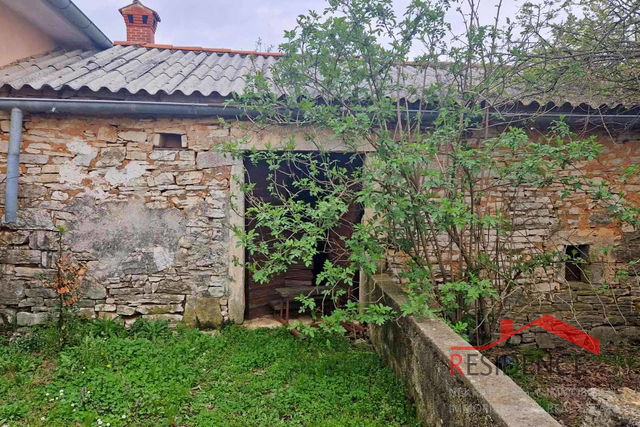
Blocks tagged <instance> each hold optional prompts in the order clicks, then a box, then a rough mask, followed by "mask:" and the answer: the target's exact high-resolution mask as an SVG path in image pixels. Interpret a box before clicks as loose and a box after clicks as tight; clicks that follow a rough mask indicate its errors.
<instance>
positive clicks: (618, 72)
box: [520, 0, 640, 104]
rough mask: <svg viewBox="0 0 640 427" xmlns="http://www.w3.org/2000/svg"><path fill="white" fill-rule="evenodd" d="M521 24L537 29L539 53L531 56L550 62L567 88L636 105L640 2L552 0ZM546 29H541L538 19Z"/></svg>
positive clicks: (639, 82)
mask: <svg viewBox="0 0 640 427" xmlns="http://www.w3.org/2000/svg"><path fill="white" fill-rule="evenodd" d="M524 11H525V12H526V13H523V14H521V16H520V18H521V21H520V23H521V24H522V25H525V26H531V25H535V26H537V27H538V28H540V30H539V31H537V32H536V37H537V42H539V44H540V46H539V49H537V50H536V51H532V52H531V53H532V58H533V57H535V58H537V59H539V60H540V59H544V60H545V61H547V62H549V61H552V62H553V63H554V64H555V66H556V67H558V68H559V69H562V70H564V71H565V72H566V74H565V80H566V83H567V84H568V85H569V84H571V82H572V80H573V83H574V85H575V78H576V77H578V78H579V79H580V83H581V84H580V86H581V87H582V91H585V90H586V91H587V92H589V91H591V92H592V93H593V94H594V95H597V96H598V97H599V98H600V99H607V98H608V99H611V100H615V101H617V102H624V103H627V104H635V103H636V102H635V101H636V100H637V96H638V91H639V88H640V73H639V72H638V70H639V69H640V67H639V66H640V1H638V0H553V1H547V2H544V3H542V4H529V5H527V6H526V8H525V10H524ZM541 20H542V21H543V22H544V23H545V24H544V28H541V26H540V24H539V23H540V21H541Z"/></svg>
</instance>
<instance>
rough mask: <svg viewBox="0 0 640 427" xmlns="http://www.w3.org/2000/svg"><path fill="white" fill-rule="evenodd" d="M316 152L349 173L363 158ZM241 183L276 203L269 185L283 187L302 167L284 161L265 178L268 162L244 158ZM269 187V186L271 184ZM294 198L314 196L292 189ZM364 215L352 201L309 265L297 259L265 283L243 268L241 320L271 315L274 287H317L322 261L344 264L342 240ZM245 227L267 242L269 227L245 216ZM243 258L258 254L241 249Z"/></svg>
mask: <svg viewBox="0 0 640 427" xmlns="http://www.w3.org/2000/svg"><path fill="white" fill-rule="evenodd" d="M318 155H319V156H320V155H322V156H328V157H329V160H330V161H332V162H335V164H336V165H338V166H340V167H344V168H346V169H347V170H348V171H350V172H352V171H355V170H357V169H358V168H361V167H362V165H363V162H364V157H363V155H361V154H358V155H356V154H353V153H331V154H327V153H323V154H320V153H318ZM244 167H245V182H246V183H252V184H254V188H253V189H252V193H251V196H252V197H256V198H259V199H260V200H262V201H265V202H269V203H274V204H278V203H280V200H279V199H278V198H277V197H274V196H273V195H272V191H270V188H269V187H270V185H273V182H274V181H275V182H277V185H278V186H282V188H283V189H286V188H289V189H291V186H293V182H294V181H295V180H296V178H294V176H295V177H299V176H300V174H304V173H305V172H304V170H303V168H301V167H300V166H299V165H295V164H287V165H286V166H282V168H283V170H282V171H281V173H280V174H278V172H276V173H275V175H274V178H275V179H271V180H270V179H267V177H268V176H269V175H270V173H269V165H268V163H267V162H266V161H260V162H258V163H256V164H254V163H253V162H251V161H249V160H248V159H245V160H244ZM272 188H273V187H272ZM248 197H249V195H247V196H245V206H250V202H249V200H248ZM296 199H300V200H304V201H305V202H309V203H313V202H314V197H313V196H312V195H311V194H309V193H308V192H299V191H297V192H296ZM363 215H364V208H363V207H362V206H361V205H360V204H358V203H353V204H350V205H349V209H348V211H347V212H346V213H345V214H344V215H343V216H342V218H341V221H340V224H339V225H338V226H337V227H335V228H334V229H332V230H330V231H329V233H328V234H327V238H326V239H325V240H324V241H319V242H318V243H317V245H318V247H317V252H318V253H317V254H316V256H314V258H313V262H312V264H311V265H310V266H306V265H304V263H302V262H299V263H295V264H292V265H290V266H289V268H288V270H287V271H286V272H285V273H282V274H279V275H278V276H274V277H271V278H270V279H269V281H268V282H267V283H259V282H257V281H255V280H254V278H253V275H252V273H251V272H250V271H248V270H245V298H246V301H245V319H254V318H256V317H260V316H264V315H268V314H273V313H274V311H275V310H276V307H277V305H278V304H279V303H280V297H279V295H278V293H277V292H276V289H278V288H287V287H305V286H317V285H319V283H318V280H317V278H318V275H319V274H320V273H321V272H322V269H323V266H324V264H325V261H330V262H332V263H334V264H336V265H343V266H346V265H347V263H348V260H349V255H350V254H349V251H348V249H347V248H346V245H345V244H344V239H345V238H349V237H351V235H352V233H353V228H354V226H355V224H359V223H360V221H361V220H362V217H363ZM245 230H246V231H247V232H249V231H251V230H253V231H254V232H255V233H257V235H258V236H259V239H260V241H269V240H270V239H269V230H267V229H265V228H260V227H257V226H256V224H255V220H254V219H253V218H249V217H248V216H246V217H245ZM245 260H246V261H247V262H256V261H257V262H260V261H263V260H262V259H260V256H259V255H250V254H249V253H248V252H245ZM358 276H359V275H357V274H356V275H355V277H354V279H353V280H354V286H353V296H354V297H357V287H358V283H357V281H358V279H359V277H358Z"/></svg>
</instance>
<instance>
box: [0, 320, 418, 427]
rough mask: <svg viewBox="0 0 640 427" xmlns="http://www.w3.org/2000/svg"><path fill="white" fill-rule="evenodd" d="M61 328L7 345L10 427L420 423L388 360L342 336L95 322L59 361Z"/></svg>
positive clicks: (3, 349)
mask: <svg viewBox="0 0 640 427" xmlns="http://www.w3.org/2000/svg"><path fill="white" fill-rule="evenodd" d="M51 330H53V331H55V330H56V328H55V327H54V326H52V327H49V328H37V329H35V330H34V332H33V333H32V334H30V335H26V336H24V337H22V338H20V339H18V340H16V341H15V342H13V343H10V344H9V343H6V342H5V343H4V345H2V346H0V425H2V424H5V423H6V424H9V425H11V426H13V425H29V426H47V427H49V426H51V427H58V426H60V427H62V426H65V427H66V426H70V425H79V426H97V425H99V424H100V423H102V424H101V425H103V426H104V425H107V423H109V424H110V425H111V426H113V427H117V426H152V425H158V426H174V425H192V426H193V425H202V426H205V425H206V426H223V425H224V426H282V425H298V426H302V425H326V426H362V425H366V426H405V425H406V426H417V425H418V422H417V421H416V418H415V412H414V408H413V407H412V405H411V404H410V403H409V402H408V400H407V399H406V397H405V395H404V394H403V393H398V390H402V389H403V386H402V383H401V382H400V381H399V380H398V379H397V378H396V377H395V376H394V375H393V374H392V373H391V371H390V370H389V369H387V368H386V367H384V365H383V363H382V361H381V359H380V357H379V356H378V355H377V354H375V353H374V352H372V351H371V350H370V349H369V348H367V347H365V346H353V345H351V344H350V343H349V342H348V340H346V339H343V338H342V337H339V336H335V335H327V334H324V333H319V334H318V336H317V337H316V338H313V339H307V340H304V341H300V340H298V339H295V338H294V337H293V336H292V335H291V334H290V333H289V332H288V331H287V330H286V329H285V328H281V329H277V330H272V331H269V330H255V331H248V330H246V329H244V328H242V327H237V326H227V327H225V328H223V329H222V330H221V333H220V334H219V335H216V336H211V335H207V334H203V333H201V332H199V331H197V330H194V329H189V328H184V327H182V328H178V329H177V330H175V331H173V330H170V329H168V328H167V325H166V323H165V322H149V321H141V322H137V323H136V324H134V325H133V326H132V328H131V330H129V331H125V332H123V330H122V328H121V324H120V323H118V322H113V321H106V320H100V321H95V320H94V321H90V322H79V324H78V326H77V327H75V331H77V334H75V335H73V339H72V340H71V341H69V343H68V344H67V345H66V346H65V347H63V348H62V349H61V350H60V351H59V352H50V351H48V346H49V345H50V344H48V343H47V342H48V341H51V345H53V346H54V348H55V343H56V342H57V341H56V335H55V332H51ZM47 337H51V338H47ZM42 342H44V343H42Z"/></svg>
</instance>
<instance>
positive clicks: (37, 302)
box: [18, 297, 44, 308]
mask: <svg viewBox="0 0 640 427" xmlns="http://www.w3.org/2000/svg"><path fill="white" fill-rule="evenodd" d="M43 305H44V298H40V297H36V298H24V299H22V300H20V302H19V303H18V307H20V308H23V307H41V306H43Z"/></svg>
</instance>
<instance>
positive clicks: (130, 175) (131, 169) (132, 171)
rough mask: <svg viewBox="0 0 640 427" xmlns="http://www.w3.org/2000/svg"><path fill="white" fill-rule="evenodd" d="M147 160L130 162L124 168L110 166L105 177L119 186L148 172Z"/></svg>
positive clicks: (112, 183)
mask: <svg viewBox="0 0 640 427" xmlns="http://www.w3.org/2000/svg"><path fill="white" fill-rule="evenodd" d="M148 165H149V164H148V163H147V162H130V163H129V164H128V165H127V166H125V167H124V169H120V170H118V168H116V167H112V168H109V169H108V170H107V173H106V174H105V176H104V179H105V180H107V182H108V183H109V184H111V185H114V186H118V185H121V184H125V183H127V182H129V181H131V180H134V179H137V178H140V177H141V176H143V175H144V174H145V173H146V172H147V166H148Z"/></svg>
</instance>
